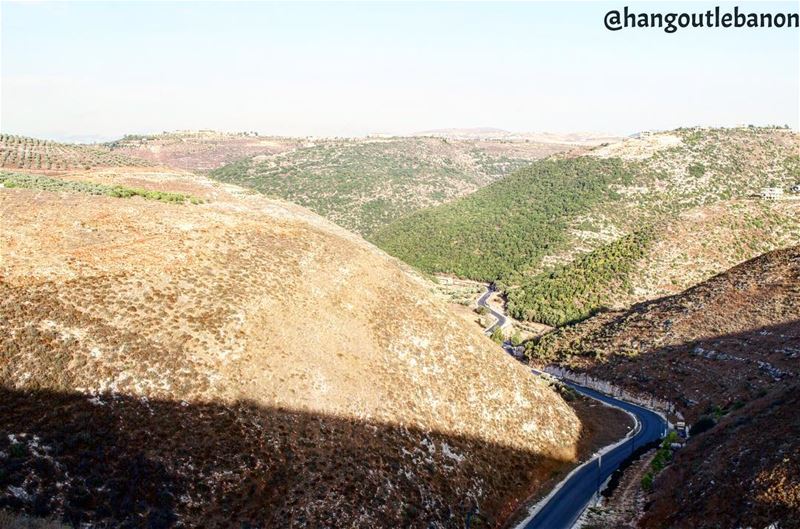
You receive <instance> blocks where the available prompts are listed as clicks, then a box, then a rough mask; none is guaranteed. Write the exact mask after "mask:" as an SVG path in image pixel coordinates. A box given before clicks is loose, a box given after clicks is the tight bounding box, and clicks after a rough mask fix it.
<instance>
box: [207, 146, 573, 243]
mask: <svg viewBox="0 0 800 529" xmlns="http://www.w3.org/2000/svg"><path fill="white" fill-rule="evenodd" d="M566 148H567V146H564V145H557V144H552V145H537V144H535V143H521V142H517V143H512V142H505V143H502V142H470V141H450V140H445V139H438V138H391V139H365V140H361V139H349V140H326V141H321V142H318V143H316V144H314V145H310V146H307V147H302V148H298V149H295V150H291V151H289V152H284V153H280V154H276V155H269V156H255V157H250V158H246V159H243V160H240V161H238V162H235V163H231V164H229V165H226V166H224V167H221V168H219V169H216V170H214V171H212V172H211V176H212V177H213V178H215V179H217V180H220V181H223V182H229V183H233V184H237V185H241V186H245V187H249V188H252V189H255V190H256V191H259V192H261V193H263V194H265V195H268V196H273V197H277V198H283V199H286V200H289V201H292V202H295V203H297V204H300V205H302V206H305V207H307V208H309V209H311V210H313V211H315V212H317V213H319V214H320V215H322V216H324V217H326V218H328V219H330V220H332V221H334V222H336V223H337V224H339V225H341V226H343V227H345V228H347V229H349V230H352V231H355V232H357V233H360V234H361V235H364V236H367V237H369V236H370V235H371V234H372V233H374V232H375V230H377V229H379V228H381V227H382V226H384V225H386V224H389V223H390V222H392V221H394V220H397V219H399V218H401V217H403V216H405V215H408V214H410V213H412V212H414V211H416V210H419V209H421V208H425V207H431V206H435V205H438V204H441V203H443V202H447V201H449V200H452V199H454V198H457V197H460V196H463V195H466V194H468V193H470V192H472V191H474V190H476V189H478V188H479V187H482V186H484V185H486V184H489V183H491V182H494V181H496V180H498V179H499V178H502V177H503V176H505V175H507V174H509V173H511V172H512V171H514V170H515V169H517V168H519V167H522V166H525V165H527V164H529V163H531V162H532V161H534V160H537V159H539V158H542V157H544V156H546V155H549V154H552V153H554V152H559V151H563V150H565V149H566Z"/></svg>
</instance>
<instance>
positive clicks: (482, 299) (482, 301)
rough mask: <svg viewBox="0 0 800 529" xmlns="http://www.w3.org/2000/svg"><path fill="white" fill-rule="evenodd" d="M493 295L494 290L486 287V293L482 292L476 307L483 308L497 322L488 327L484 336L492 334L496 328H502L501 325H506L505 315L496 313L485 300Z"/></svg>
mask: <svg viewBox="0 0 800 529" xmlns="http://www.w3.org/2000/svg"><path fill="white" fill-rule="evenodd" d="M493 293H494V288H492V287H491V286H489V287H486V292H484V293H483V295H482V296H481V297H479V298H478V306H479V307H485V308H486V309H487V310H488V311H489V312H490V313H491V314H492V316H494V318H495V319H496V320H497V321H496V322H495V323H494V325H490V326H489V327H488V328H486V329H485V330H484V331H483V332H485V333H486V334H492V333H493V332H494V330H495V329H496V328H497V327H502V326H503V325H505V324H506V315H505V314H503V313H502V312H497V311H496V310H494V309H493V308H492V307H490V306H489V303H488V302H487V300H488V299H489V297H490V296H491V295H492V294H493Z"/></svg>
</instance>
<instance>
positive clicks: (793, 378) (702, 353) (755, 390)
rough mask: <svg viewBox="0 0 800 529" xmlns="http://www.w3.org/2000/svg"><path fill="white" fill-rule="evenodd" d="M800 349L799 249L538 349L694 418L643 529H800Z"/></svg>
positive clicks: (542, 359)
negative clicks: (799, 414) (772, 528)
mask: <svg viewBox="0 0 800 529" xmlns="http://www.w3.org/2000/svg"><path fill="white" fill-rule="evenodd" d="M798 344H800V246H795V247H792V248H788V249H785V250H777V251H773V252H770V253H767V254H765V255H762V256H760V257H757V258H755V259H752V260H750V261H747V262H745V263H742V264H741V265H738V266H736V267H734V268H732V269H731V270H729V271H727V272H725V273H723V274H720V275H718V276H716V277H713V278H712V279H709V280H707V281H705V282H703V283H701V284H699V285H697V286H695V287H693V288H690V289H688V290H686V291H685V292H683V293H681V294H678V295H675V296H670V297H666V298H662V299H658V300H654V301H649V302H646V303H642V304H639V305H635V306H633V307H632V308H630V309H628V310H626V311H616V312H607V313H602V314H598V315H596V316H594V317H592V318H589V319H588V320H586V321H584V322H581V323H579V324H577V325H574V326H571V327H564V328H561V329H558V330H556V331H554V332H552V333H550V334H548V335H545V336H544V337H543V338H542V339H541V340H539V341H538V342H536V343H534V342H531V343H530V344H529V345H528V354H529V355H530V357H531V359H532V360H533V361H534V362H535V363H537V364H542V363H551V362H556V363H558V364H559V365H561V366H564V367H567V368H569V369H571V370H573V371H576V372H579V373H587V374H589V375H591V376H594V377H597V378H600V379H602V380H607V381H610V382H612V383H614V384H615V385H617V386H619V387H622V388H624V389H626V390H628V391H631V392H634V393H639V394H644V395H651V396H655V397H658V398H661V399H664V400H667V401H670V402H673V403H674V404H675V405H676V406H677V411H678V412H680V413H682V414H683V415H684V416H685V417H686V419H687V421H688V424H690V425H693V426H692V431H693V434H694V435H693V437H692V438H691V439H690V440H689V442H688V444H687V446H686V448H684V449H681V450H679V451H678V452H677V453H676V455H675V458H674V461H673V462H672V464H671V465H670V466H669V467H667V470H665V471H664V472H663V473H662V474H660V475H658V476H657V478H656V480H655V482H654V484H653V494H652V497H651V498H650V499H649V501H650V507H649V508H648V509H647V511H646V512H645V514H644V518H643V520H642V524H643V525H642V526H643V527H647V528H650V527H653V528H655V527H670V528H672V527H674V528H678V527H698V528H704V527H708V528H711V527H767V526H769V524H771V523H776V522H777V523H778V526H779V527H797V525H796V522H797V520H798V517H797V514H798V513H799V512H800V496H798V488H797V483H799V482H800V467H798V466H797V465H796V464H795V462H796V459H797V458H796V457H793V456H792V454H797V451H798V449H800V447H799V446H798V439H800V437H798V433H800V422H798V420H797V414H796V406H797V402H796V401H797V389H798V388H797V378H798V375H800V347H798ZM703 430H706V431H705V433H701V432H702V431H703ZM765 439H769V443H770V449H769V450H760V449H759V448H758V447H759V446H761V445H762V444H763V443H764V441H765Z"/></svg>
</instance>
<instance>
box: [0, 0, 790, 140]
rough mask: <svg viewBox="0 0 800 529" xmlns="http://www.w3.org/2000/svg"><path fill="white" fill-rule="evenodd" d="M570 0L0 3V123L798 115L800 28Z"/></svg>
mask: <svg viewBox="0 0 800 529" xmlns="http://www.w3.org/2000/svg"><path fill="white" fill-rule="evenodd" d="M577 5H578V4H577V3H566V4H565V3H560V4H556V3H550V2H535V3H509V4H507V3H502V4H498V3H492V4H482V3H467V4H459V3H433V4H418V3H374V4H355V3H346V4H335V3H325V4H313V3H301V4H280V3H226V4H218V3H192V4H189V3H183V4H182V3H144V2H140V3H114V4H111V3H69V4H68V3H47V2H37V3H24V4H23V3H15V2H3V3H2V8H1V9H2V13H1V16H2V66H1V67H0V68H1V72H2V87H1V88H2V96H1V97H0V130H2V131H3V132H5V133H12V134H21V135H27V136H34V137H39V138H47V139H54V140H60V141H105V140H111V139H115V138H119V137H121V136H123V135H125V134H152V133H159V132H162V131H174V130H187V129H189V130H197V129H213V130H219V131H227V132H238V131H257V132H259V133H261V134H264V135H282V136H324V137H331V136H347V137H357V136H365V135H369V134H378V133H385V134H390V135H407V134H411V133H415V132H420V131H425V130H433V129H443V128H477V127H494V128H499V129H503V130H508V131H511V132H519V133H530V132H553V133H569V132H587V131H588V132H597V133H604V134H611V135H618V136H625V135H630V134H632V133H635V132H638V131H641V130H666V129H672V128H676V127H680V126H695V125H700V126H736V125H740V124H755V125H778V126H783V125H789V126H790V127H792V128H793V129H795V130H796V129H797V128H798V126H799V125H800V118H799V117H798V114H799V113H800V103H798V93H800V45H798V43H800V32H798V30H797V29H781V30H778V29H771V30H770V29H759V30H753V29H749V30H748V29H742V30H734V29H728V30H720V29H702V30H701V29H687V30H683V31H680V32H677V33H675V34H665V33H663V32H659V31H656V30H626V31H618V32H611V31H608V30H606V29H605V28H604V26H603V15H604V13H605V12H607V11H608V10H609V9H618V8H620V7H621V5H620V4H614V3H599V2H597V3H595V2H592V3H582V4H580V7H581V9H576V7H577ZM629 5H630V6H631V7H632V8H634V9H636V10H638V11H662V12H666V11H669V10H670V9H672V10H675V9H677V7H676V6H681V7H680V9H684V10H690V11H703V10H704V9H708V8H712V7H713V6H714V5H716V4H714V3H706V2H702V3H692V4H676V3H671V4H664V3H653V2H646V3H629ZM732 5H733V4H723V6H732ZM737 5H739V6H740V8H741V9H750V10H753V11H774V12H778V11H782V12H786V11H788V10H793V9H794V10H796V5H797V4H796V3H795V2H783V3H774V4H773V3H761V2H758V3H748V2H743V3H739V4H737Z"/></svg>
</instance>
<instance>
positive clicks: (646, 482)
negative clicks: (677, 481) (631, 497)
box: [642, 472, 654, 492]
mask: <svg viewBox="0 0 800 529" xmlns="http://www.w3.org/2000/svg"><path fill="white" fill-rule="evenodd" d="M653 480H654V476H653V473H652V472H648V473H647V474H645V475H644V477H643V478H642V489H644V490H645V491H646V492H650V491H652V490H653Z"/></svg>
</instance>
